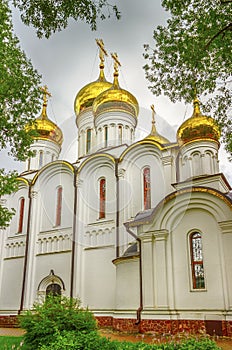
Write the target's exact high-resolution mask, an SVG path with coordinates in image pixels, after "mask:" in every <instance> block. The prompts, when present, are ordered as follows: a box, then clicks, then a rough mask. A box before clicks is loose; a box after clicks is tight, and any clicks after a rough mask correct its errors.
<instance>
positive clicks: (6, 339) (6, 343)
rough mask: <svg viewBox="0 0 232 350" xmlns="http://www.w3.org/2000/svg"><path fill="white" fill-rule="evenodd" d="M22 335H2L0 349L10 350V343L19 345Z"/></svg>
mask: <svg viewBox="0 0 232 350" xmlns="http://www.w3.org/2000/svg"><path fill="white" fill-rule="evenodd" d="M22 339H23V337H10V336H2V337H0V349H1V350H11V349H12V345H15V346H16V348H15V349H17V346H19V344H20V342H21V341H22Z"/></svg>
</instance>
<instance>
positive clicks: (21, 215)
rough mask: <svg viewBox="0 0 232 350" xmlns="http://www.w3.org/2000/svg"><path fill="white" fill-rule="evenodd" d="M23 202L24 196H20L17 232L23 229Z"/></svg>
mask: <svg viewBox="0 0 232 350" xmlns="http://www.w3.org/2000/svg"><path fill="white" fill-rule="evenodd" d="M24 204H25V198H23V197H22V198H20V201H19V221H18V233H21V232H22V231H23V217H24Z"/></svg>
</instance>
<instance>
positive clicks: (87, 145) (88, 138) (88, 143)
mask: <svg viewBox="0 0 232 350" xmlns="http://www.w3.org/2000/svg"><path fill="white" fill-rule="evenodd" d="M90 147H91V129H87V131H86V153H88V152H89V151H90Z"/></svg>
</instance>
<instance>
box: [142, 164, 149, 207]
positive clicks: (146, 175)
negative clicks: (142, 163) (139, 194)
mask: <svg viewBox="0 0 232 350" xmlns="http://www.w3.org/2000/svg"><path fill="white" fill-rule="evenodd" d="M143 199H144V210H146V209H150V208H151V177H150V168H145V169H144V170H143Z"/></svg>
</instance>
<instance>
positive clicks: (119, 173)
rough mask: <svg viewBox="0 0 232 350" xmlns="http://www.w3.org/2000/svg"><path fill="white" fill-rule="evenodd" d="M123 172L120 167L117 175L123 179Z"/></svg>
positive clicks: (124, 171)
mask: <svg viewBox="0 0 232 350" xmlns="http://www.w3.org/2000/svg"><path fill="white" fill-rule="evenodd" d="M125 173H126V170H125V169H123V168H121V169H119V170H118V177H119V178H121V179H124V177H125Z"/></svg>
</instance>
